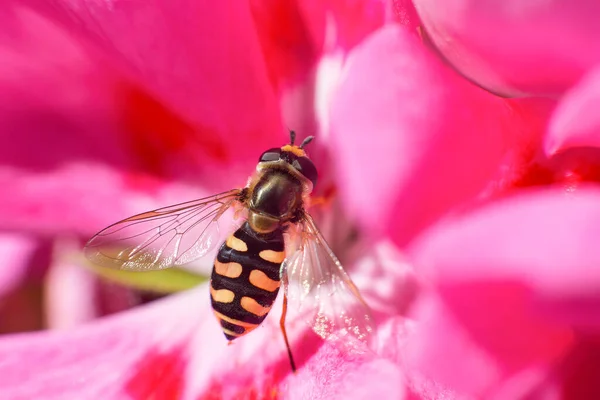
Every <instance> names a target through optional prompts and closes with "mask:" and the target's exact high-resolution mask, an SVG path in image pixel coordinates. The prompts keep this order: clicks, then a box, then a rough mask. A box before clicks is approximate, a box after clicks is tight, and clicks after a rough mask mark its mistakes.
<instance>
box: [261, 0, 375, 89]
mask: <svg viewBox="0 0 600 400" xmlns="http://www.w3.org/2000/svg"><path fill="white" fill-rule="evenodd" d="M250 6H251V10H252V16H253V18H254V21H255V24H256V29H257V33H258V36H259V39H260V43H261V47H262V51H263V54H264V57H265V60H266V65H267V68H268V69H269V73H270V77H271V81H272V83H273V84H274V86H275V87H276V88H278V89H282V88H283V87H286V86H288V87H289V86H295V85H298V84H301V83H304V80H305V79H307V78H308V77H309V75H310V74H311V73H312V72H313V69H314V67H315V66H316V64H317V62H318V61H319V59H320V57H321V56H322V55H323V53H324V52H326V51H331V50H333V49H342V50H343V51H345V52H347V51H348V50H349V49H351V48H352V47H353V46H355V45H356V44H357V43H358V42H360V41H361V40H362V39H364V38H365V37H366V36H367V35H368V34H369V33H371V32H372V31H374V30H375V29H377V28H379V27H380V26H381V25H382V24H383V22H384V20H385V11H386V10H385V6H386V4H385V2H384V1H381V0H354V1H350V2H348V1H340V0H325V1H297V0H285V1H267V2H265V1H252V2H251V3H250Z"/></svg>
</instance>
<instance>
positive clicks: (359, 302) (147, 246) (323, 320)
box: [85, 131, 373, 371]
mask: <svg viewBox="0 0 600 400" xmlns="http://www.w3.org/2000/svg"><path fill="white" fill-rule="evenodd" d="M312 139H313V137H312V136H309V137H307V138H306V139H305V140H304V141H303V142H302V143H301V144H300V146H296V145H294V141H295V133H294V131H291V132H290V143H289V144H287V145H285V146H283V147H281V148H272V149H269V150H267V151H265V152H264V153H263V154H262V155H261V156H260V159H259V162H258V165H257V167H256V171H255V173H254V174H253V175H252V176H251V177H250V178H249V179H248V182H247V185H246V186H245V187H244V188H241V189H233V190H229V191H227V192H223V193H220V194H216V195H214V196H209V197H206V198H202V199H199V200H194V201H190V202H187V203H181V204H177V205H174V206H171V207H166V208H160V209H157V210H154V211H149V212H145V213H142V214H138V215H135V216H133V217H129V218H127V219H124V220H122V221H120V222H117V223H115V224H113V225H111V226H109V227H108V228H106V229H104V230H102V231H100V232H99V233H98V234H96V235H95V236H94V237H93V238H92V239H91V240H90V241H89V242H88V243H87V244H86V246H85V254H86V256H87V257H88V259H90V260H91V261H92V262H94V263H97V264H100V265H103V266H108V267H112V268H119V269H123V270H136V271H148V270H159V269H163V268H169V267H172V266H179V265H183V264H187V263H189V262H191V261H194V260H196V259H198V258H200V257H202V256H204V255H206V254H207V253H208V252H209V251H210V250H212V249H213V248H214V247H215V245H216V244H217V239H218V232H219V229H218V221H219V219H220V218H221V216H223V214H225V212H226V211H227V210H229V209H231V208H234V209H237V210H244V211H246V212H247V216H246V217H245V218H244V221H243V223H242V224H241V226H239V228H238V229H237V230H236V231H235V232H234V233H233V234H231V235H229V236H228V237H227V240H226V241H225V242H224V243H222V245H221V247H220V248H219V250H218V253H217V256H216V258H215V261H214V265H213V270H212V275H211V281H210V297H211V302H212V307H213V311H214V314H215V315H216V317H217V320H218V322H219V324H220V326H221V329H222V330H223V333H224V334H225V337H226V338H227V340H229V341H232V340H235V339H237V338H239V337H240V336H243V335H245V334H247V333H249V332H250V331H252V330H254V329H255V328H256V327H258V326H259V325H260V324H261V323H262V321H263V320H264V319H265V318H266V316H267V314H268V313H269V311H270V309H271V307H272V306H273V303H274V301H275V299H276V297H277V294H278V292H279V288H280V286H281V282H283V286H284V290H283V292H284V299H283V312H282V316H281V320H280V326H281V330H282V333H283V337H284V341H285V345H286V348H287V352H288V356H289V358H290V363H291V367H292V370H294V371H295V370H296V366H295V363H294V359H293V357H292V352H291V350H290V345H289V341H288V338H287V333H286V329H285V317H286V313H287V304H288V297H289V298H290V300H291V301H296V302H297V304H298V306H299V309H300V311H301V313H302V315H303V316H304V317H305V318H307V322H308V323H309V325H310V326H311V327H312V328H313V330H314V331H315V332H316V333H317V334H318V335H319V336H321V337H322V338H327V337H329V336H330V335H331V334H332V333H334V332H338V331H341V332H342V333H343V334H350V335H352V336H354V337H357V338H358V339H361V340H365V339H366V338H367V336H368V335H369V333H370V332H372V330H373V328H372V320H371V317H370V313H369V310H368V308H367V306H366V304H365V302H364V300H363V299H362V297H361V296H360V294H359V292H358V290H357V288H356V286H355V285H354V283H353V282H352V280H351V279H350V277H349V276H348V274H347V273H346V272H345V271H344V268H343V267H342V265H341V264H340V262H339V261H338V259H337V257H336V256H335V255H334V254H333V252H332V251H331V249H330V247H329V245H328V244H327V242H326V241H325V239H324V238H323V236H322V234H321V232H320V231H319V229H317V227H316V225H315V222H314V221H313V218H312V217H311V216H310V214H309V213H308V212H307V211H306V207H307V205H308V202H309V201H310V194H311V192H312V190H313V187H314V186H315V185H316V183H317V169H316V168H315V166H314V164H313V163H312V161H311V160H310V159H309V158H308V156H307V155H306V152H305V150H304V147H305V146H306V145H307V144H308V143H310V141H311V140H312Z"/></svg>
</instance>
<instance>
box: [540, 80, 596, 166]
mask: <svg viewBox="0 0 600 400" xmlns="http://www.w3.org/2000/svg"><path fill="white" fill-rule="evenodd" d="M599 107H600V68H596V69H594V70H593V71H591V72H590V73H589V74H587V75H586V76H585V77H584V78H583V79H582V80H581V81H580V82H579V83H578V84H577V85H575V86H574V87H573V88H572V89H571V90H569V91H568V92H567V93H566V94H565V96H563V98H562V100H561V102H560V103H559V105H558V107H557V108H556V110H555V112H554V115H553V117H552V121H551V123H550V126H549V128H548V134H547V136H546V141H545V150H546V152H547V153H549V154H551V155H552V154H554V153H556V152H559V151H561V150H566V149H569V148H572V147H586V146H591V147H600V118H599V117H598V113H597V110H598V108H599Z"/></svg>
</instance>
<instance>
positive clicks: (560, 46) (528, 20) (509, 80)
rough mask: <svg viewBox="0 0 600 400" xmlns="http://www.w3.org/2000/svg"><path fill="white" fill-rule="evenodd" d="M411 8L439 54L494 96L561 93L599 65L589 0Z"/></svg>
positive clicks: (456, 2)
mask: <svg viewBox="0 0 600 400" xmlns="http://www.w3.org/2000/svg"><path fill="white" fill-rule="evenodd" d="M414 3H415V7H416V8H417V11H418V13H419V15H420V17H421V19H422V21H423V23H424V25H425V28H426V29H427V32H428V34H429V38H430V39H431V40H432V41H433V43H435V45H436V46H437V47H438V49H439V50H440V52H441V54H442V55H443V56H444V57H445V58H447V59H448V60H449V61H450V63H451V64H453V65H454V66H455V67H456V68H457V69H458V70H459V71H461V72H462V73H464V74H465V75H466V76H467V77H469V78H470V79H473V80H474V81H475V82H477V83H479V84H481V85H482V86H484V87H486V88H489V89H491V90H492V91H496V92H500V93H510V94H518V93H530V94H538V95H539V94H542V95H543V94H557V93H561V92H563V91H564V90H565V89H567V88H568V87H569V86H571V85H572V84H573V83H575V82H576V81H577V80H578V79H579V77H581V76H582V74H584V73H585V72H586V71H587V70H588V69H590V68H591V67H593V66H594V65H595V64H596V63H598V61H599V60H600V56H599V55H600V47H599V46H600V44H599V42H598V40H597V37H598V34H599V33H600V32H599V30H598V29H599V27H598V24H597V18H596V16H597V15H598V13H599V12H600V5H599V3H598V2H596V1H593V0H586V1H577V2H573V1H569V0H551V1H543V2H523V1H520V0H509V1H504V0H496V1H487V2H485V3H482V2H480V1H477V0H451V1H445V0H444V1H438V0H415V1H414Z"/></svg>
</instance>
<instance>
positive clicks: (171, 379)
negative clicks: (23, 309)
mask: <svg viewBox="0 0 600 400" xmlns="http://www.w3.org/2000/svg"><path fill="white" fill-rule="evenodd" d="M197 293H198V292H190V293H187V294H184V295H181V296H177V297H174V298H172V299H169V300H166V301H161V302H157V303H155V304H153V305H151V306H148V307H145V308H143V309H139V310H136V311H133V312H127V313H123V314H122V315H119V316H117V317H114V318H107V319H105V320H103V321H101V322H98V323H95V324H90V325H87V326H85V327H82V328H80V329H77V330H71V331H65V332H55V333H51V332H40V333H35V334H26V335H24V334H21V335H14V336H9V335H7V336H4V337H3V338H2V340H1V341H0V359H1V360H2V363H0V370H1V374H0V375H1V377H0V387H2V393H3V396H4V397H6V398H10V399H32V398H44V399H66V398H87V399H98V398H110V399H125V398H140V399H141V398H148V396H149V395H150V393H156V394H157V397H156V398H173V397H167V396H166V393H171V394H172V393H181V392H182V391H183V390H184V388H185V379H186V378H185V374H184V372H185V366H186V365H187V364H189V355H187V354H186V348H187V347H186V343H188V342H189V339H190V337H191V335H192V333H193V332H194V331H195V329H196V326H197V325H198V322H199V321H200V320H199V319H198V317H195V318H190V313H189V304H190V302H194V301H196V297H197ZM150 364H151V365H152V367H151V368H148V367H145V366H146V365H150ZM140 376H145V378H144V379H141V378H139V377H140ZM157 377H160V379H156V378H157ZM158 394H162V397H160V396H158ZM130 396H131V397H130Z"/></svg>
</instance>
